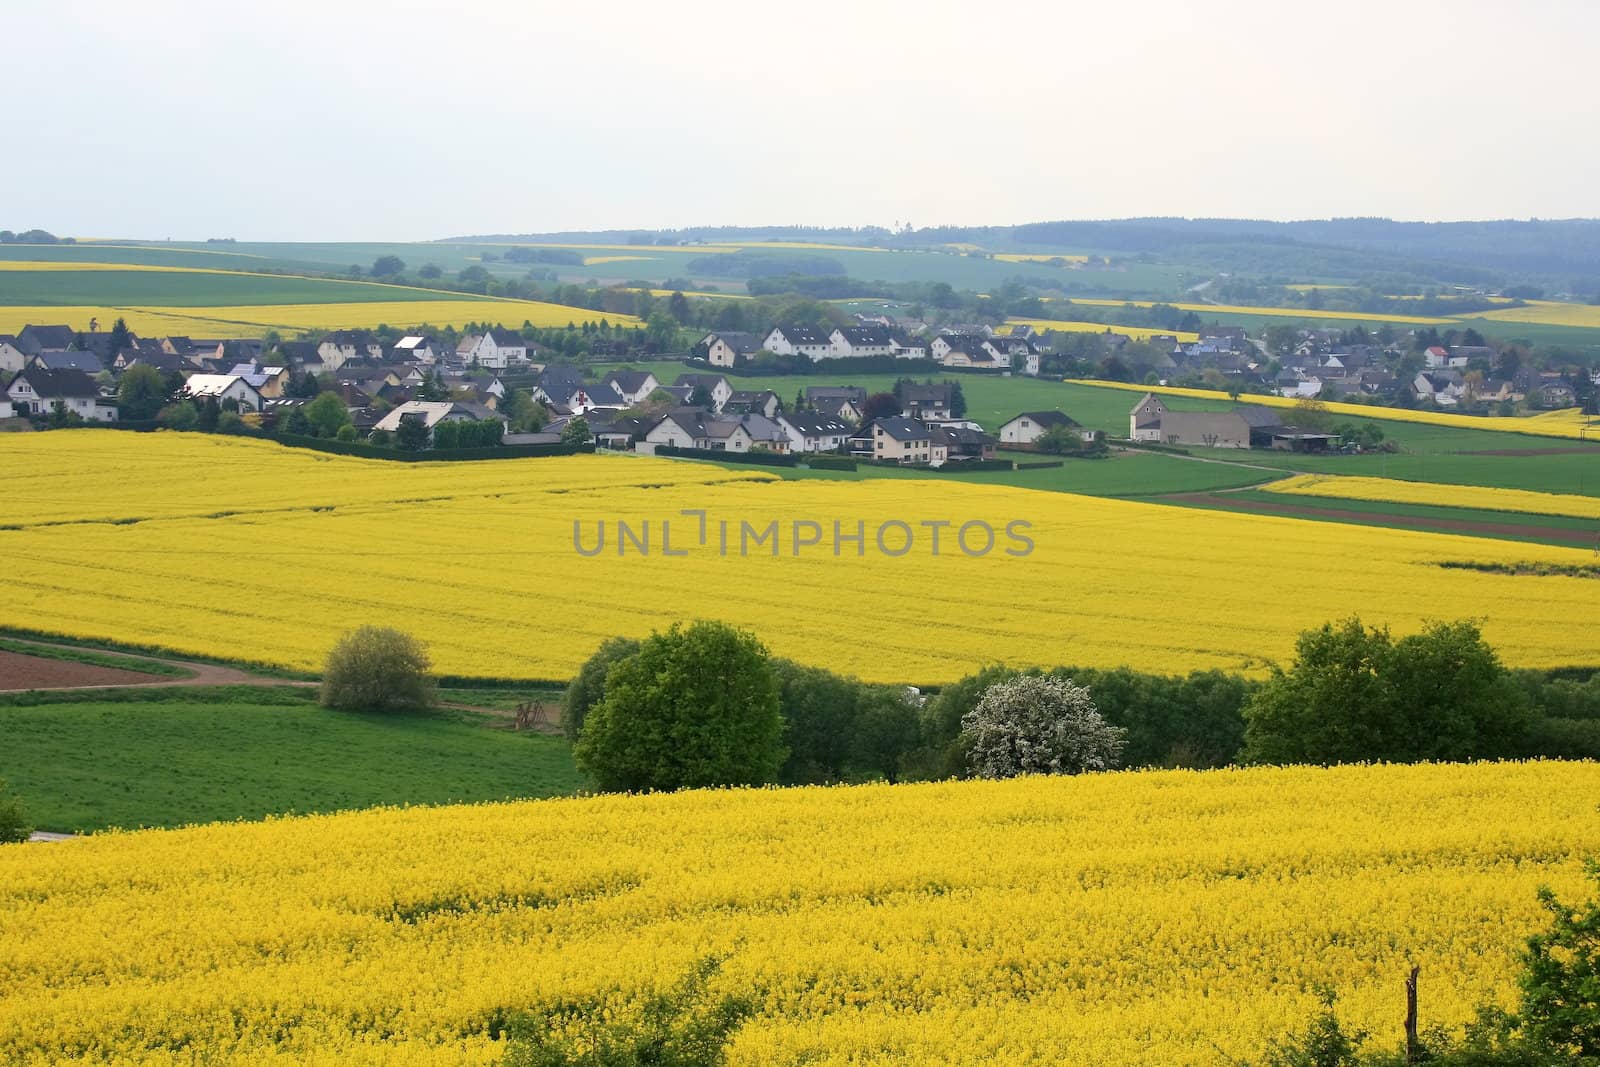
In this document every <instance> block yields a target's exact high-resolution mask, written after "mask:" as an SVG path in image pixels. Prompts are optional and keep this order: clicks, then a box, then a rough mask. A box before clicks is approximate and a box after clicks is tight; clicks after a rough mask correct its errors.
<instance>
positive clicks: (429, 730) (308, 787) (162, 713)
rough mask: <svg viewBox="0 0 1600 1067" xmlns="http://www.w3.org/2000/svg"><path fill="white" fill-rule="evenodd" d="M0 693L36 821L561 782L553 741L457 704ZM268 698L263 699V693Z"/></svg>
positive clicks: (176, 816) (141, 817)
mask: <svg viewBox="0 0 1600 1067" xmlns="http://www.w3.org/2000/svg"><path fill="white" fill-rule="evenodd" d="M215 693H216V691H208V690H194V691H189V692H185V693H181V694H175V695H171V696H167V697H166V698H165V699H162V700H159V701H157V700H139V701H130V702H117V701H113V700H101V701H98V702H85V701H73V702H67V703H42V704H38V705H35V706H17V705H15V704H11V705H0V735H3V736H4V738H5V744H4V745H3V746H0V778H3V779H5V781H6V782H7V783H8V785H9V787H10V789H11V791H12V792H14V793H15V794H16V795H18V796H20V797H21V798H22V800H23V802H24V804H25V805H26V809H27V813H28V817H29V820H30V821H31V822H32V823H33V824H34V825H36V826H38V827H39V828H41V829H46V830H57V831H69V830H70V831H87V830H98V829H104V828H108V827H138V826H180V825H184V824H187V823H199V822H213V821H217V820H228V819H258V818H262V817H263V816H266V815H272V814H278V813H284V812H299V813H309V812H322V811H336V810H342V809H348V808H363V807H371V806H373V805H377V804H443V803H448V802H456V801H467V802H471V801H487V800H499V799H502V798H506V797H545V796H554V795H558V794H565V793H572V792H575V791H577V790H578V789H580V788H582V786H583V780H582V778H581V776H580V775H579V774H578V771H577V769H576V768H575V767H574V766H573V763H572V758H571V751H570V749H569V747H568V745H567V743H566V741H564V740H562V739H559V738H554V737H547V736H542V735H537V734H531V733H516V732H513V731H510V730H506V729H503V728H495V727H491V726H490V725H487V724H488V723H490V722H493V723H497V724H498V723H503V722H504V720H502V719H494V720H489V719H486V718H483V717H479V716H474V715H470V714H466V713H450V712H442V713H439V714H435V715H399V716H375V715H354V714H349V713H346V712H335V711H327V710H325V709H323V708H320V707H318V706H317V705H315V704H313V703H311V702H310V701H309V700H308V699H305V698H303V697H299V696H296V695H294V694H288V695H283V691H281V690H268V691H260V693H259V695H258V696H256V697H255V698H254V699H256V700H258V701H259V702H258V703H252V702H251V699H252V698H251V695H250V694H249V693H241V692H240V691H238V690H229V691H226V692H224V693H221V694H217V695H215V696H208V694H215ZM273 700H277V701H279V702H277V703H272V702H270V701H273Z"/></svg>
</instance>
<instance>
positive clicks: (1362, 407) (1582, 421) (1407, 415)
mask: <svg viewBox="0 0 1600 1067" xmlns="http://www.w3.org/2000/svg"><path fill="white" fill-rule="evenodd" d="M1066 381H1067V382H1068V383H1070V384H1072V385H1090V386H1094V387H1095V388H1097V389H1121V390H1123V391H1125V392H1130V393H1155V394H1157V395H1158V396H1187V397H1193V398H1195V399H1197V400H1231V399H1232V397H1231V396H1229V394H1227V393H1223V392H1219V391H1217V390H1215V389H1185V388H1183V387H1181V386H1166V385H1161V386H1152V385H1139V384H1137V383H1134V382H1107V381H1101V380H1100V379H1098V378H1093V379H1091V378H1068V379H1066ZM1238 402H1239V403H1241V404H1259V405H1262V406H1264V407H1271V408H1292V407H1294V406H1295V405H1296V404H1299V403H1301V402H1302V401H1300V400H1298V399H1295V398H1293V397H1286V396H1276V395H1273V396H1264V395H1261V394H1259V393H1247V394H1241V395H1240V397H1239V401H1238ZM1319 403H1320V404H1322V406H1323V407H1325V408H1327V409H1328V411H1329V412H1330V413H1332V414H1334V415H1348V416H1351V417H1352V418H1358V419H1372V420H1373V421H1375V422H1416V423H1421V424H1423V425H1426V426H1451V427H1455V428H1456V429H1462V430H1500V431H1503V432H1507V433H1524V434H1532V435H1534V436H1536V437H1570V438H1576V439H1579V440H1586V441H1600V418H1596V417H1595V416H1593V415H1585V414H1584V413H1583V409H1582V408H1562V409H1561V410H1560V411H1546V412H1544V413H1542V414H1539V415H1528V416H1526V417H1519V416H1515V415H1512V416H1501V415H1457V414H1454V413H1452V412H1448V411H1413V410H1411V409H1408V408H1386V407H1378V406H1376V405H1371V404H1343V403H1340V402H1339V401H1336V400H1334V401H1319ZM1130 406H1131V405H1130Z"/></svg>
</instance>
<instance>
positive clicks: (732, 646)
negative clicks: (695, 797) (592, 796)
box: [573, 622, 784, 791]
mask: <svg viewBox="0 0 1600 1067" xmlns="http://www.w3.org/2000/svg"><path fill="white" fill-rule="evenodd" d="M573 755H574V756H575V757H576V758H577V761H578V766H579V767H580V768H582V769H583V770H584V771H585V772H586V773H588V774H589V775H591V776H592V777H593V778H594V779H595V782H596V784H597V785H598V786H599V787H600V788H601V789H604V790H630V791H631V790H654V789H683V788H693V787H699V786H719V785H761V784H765V783H768V782H772V781H775V780H776V779H777V776H778V768H779V767H781V766H782V765H783V758H784V750H783V719H782V717H781V716H780V715H779V713H778V682H777V678H776V676H775V675H774V674H773V671H772V667H771V666H770V665H769V664H768V663H767V650H766V649H765V648H764V647H762V645H761V643H760V642H759V641H757V640H756V639H755V637H753V636H752V635H750V634H747V633H744V632H743V631H740V630H735V629H734V628H733V627H731V626H727V625H725V624H723V623H718V622H696V623H694V624H692V625H690V626H687V627H685V626H682V625H675V626H673V627H672V629H670V630H668V631H667V632H666V633H658V634H652V635H651V636H650V637H649V638H648V639H647V640H646V641H644V642H643V644H642V645H640V648H639V651H638V653H637V654H635V655H632V656H629V657H628V658H626V659H623V660H621V661H620V662H618V663H616V664H614V665H613V666H612V667H611V669H610V671H609V673H608V674H607V675H606V681H605V697H604V699H602V700H601V701H600V703H599V704H597V705H595V706H594V707H593V708H591V709H590V711H589V715H588V717H587V718H586V719H585V720H584V723H583V730H582V732H581V734H580V736H579V738H578V743H577V744H576V745H575V746H574V747H573Z"/></svg>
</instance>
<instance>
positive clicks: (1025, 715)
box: [961, 675, 1127, 778]
mask: <svg viewBox="0 0 1600 1067" xmlns="http://www.w3.org/2000/svg"><path fill="white" fill-rule="evenodd" d="M961 728H962V732H963V736H964V737H965V739H966V741H967V746H968V753H969V757H968V762H969V766H970V767H971V769H972V773H973V774H975V775H977V776H978V777H980V778H1013V777H1015V776H1017V775H1019V774H1079V773H1081V772H1083V771H1104V770H1110V769H1111V768H1112V767H1115V766H1116V765H1117V759H1118V757H1119V756H1121V755H1122V747H1123V745H1124V744H1125V743H1126V738H1127V731H1126V730H1123V729H1122V728H1120V727H1117V726H1112V725H1110V724H1109V723H1107V722H1106V721H1105V719H1103V718H1101V717H1100V712H1099V711H1098V710H1096V708H1095V706H1094V701H1093V700H1091V699H1090V697H1089V690H1087V689H1085V688H1084V687H1083V686H1081V685H1074V684H1073V682H1072V680H1071V679H1070V678H1048V677H1036V676H1033V675H1022V676H1020V677H1017V678H1010V679H1007V680H1005V681H1001V682H996V683H995V684H994V685H991V686H990V687H989V688H988V689H986V690H985V691H984V694H983V697H982V698H981V699H979V701H978V703H977V706H975V707H974V708H973V709H972V710H971V711H970V712H968V713H967V714H966V715H965V716H963V717H962V719H961Z"/></svg>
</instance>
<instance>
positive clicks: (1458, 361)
mask: <svg viewBox="0 0 1600 1067" xmlns="http://www.w3.org/2000/svg"><path fill="white" fill-rule="evenodd" d="M1468 358H1469V357H1468V356H1466V355H1465V354H1459V355H1458V354H1456V353H1454V352H1450V351H1448V350H1446V349H1445V348H1444V347H1442V346H1440V345H1434V346H1433V347H1431V348H1429V349H1428V350H1427V351H1426V352H1424V353H1422V362H1423V364H1424V365H1425V366H1427V367H1428V369H1429V370H1442V369H1450V370H1455V369H1458V368H1462V367H1465V366H1466V365H1467V360H1468ZM1414 365H1415V364H1413V366H1414Z"/></svg>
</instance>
